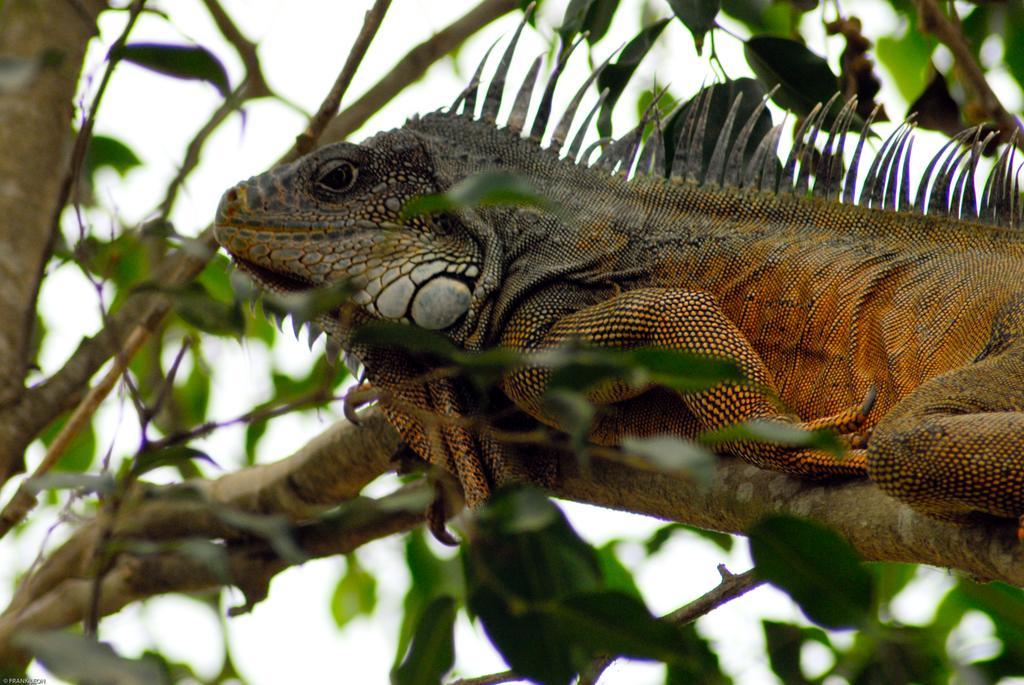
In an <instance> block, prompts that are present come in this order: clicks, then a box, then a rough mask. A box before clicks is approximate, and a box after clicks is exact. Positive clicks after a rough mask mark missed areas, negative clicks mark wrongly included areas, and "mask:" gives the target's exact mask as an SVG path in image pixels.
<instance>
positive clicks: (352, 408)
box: [341, 381, 380, 426]
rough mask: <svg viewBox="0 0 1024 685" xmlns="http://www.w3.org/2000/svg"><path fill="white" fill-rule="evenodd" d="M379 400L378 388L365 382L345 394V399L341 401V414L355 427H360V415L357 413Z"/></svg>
mask: <svg viewBox="0 0 1024 685" xmlns="http://www.w3.org/2000/svg"><path fill="white" fill-rule="evenodd" d="M378 399H380V393H379V392H377V388H375V387H373V385H371V384H370V383H368V382H365V381H364V382H362V383H360V384H359V385H356V386H353V387H352V389H351V390H349V391H348V392H347V393H345V397H344V398H343V399H342V400H341V412H342V413H343V414H344V415H345V418H346V419H348V420H349V421H350V422H351V423H352V424H353V425H356V426H358V425H359V415H358V414H357V413H356V411H357V410H358V409H360V408H362V407H365V406H366V405H368V404H370V403H371V402H376V401H377V400H378Z"/></svg>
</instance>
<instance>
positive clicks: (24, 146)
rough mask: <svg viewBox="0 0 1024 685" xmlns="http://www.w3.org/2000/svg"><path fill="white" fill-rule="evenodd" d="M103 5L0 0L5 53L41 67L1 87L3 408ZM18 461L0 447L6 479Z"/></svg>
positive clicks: (14, 386)
mask: <svg viewBox="0 0 1024 685" xmlns="http://www.w3.org/2000/svg"><path fill="white" fill-rule="evenodd" d="M75 5H77V9H76V7H75ZM105 7H106V2H102V1H100V0H83V2H80V3H69V2H65V1H64V0H46V1H44V2H28V1H26V0H11V1H9V2H6V3H3V4H2V5H0V8H2V9H0V54H2V55H3V56H4V57H11V58H16V59H23V60H28V61H30V62H32V63H34V64H35V66H36V68H37V70H36V72H35V74H34V75H33V77H32V78H31V79H30V81H29V83H28V84H27V85H26V86H25V87H24V88H18V89H14V90H13V91H10V92H6V93H2V94H0V122H3V124H2V125H0V150H3V154H0V217H2V218H0V244H2V245H3V246H4V249H3V250H2V251H0V284H2V285H0V320H2V321H3V322H4V325H3V326H2V327H0V406H4V405H8V404H10V403H12V402H14V401H15V400H17V398H18V397H19V396H20V394H21V392H22V386H23V383H24V379H25V373H26V371H27V369H28V362H29V359H28V342H29V338H30V336H31V333H32V329H33V326H34V321H35V301H36V294H37V292H38V290H39V282H40V278H41V276H42V273H43V266H44V264H45V262H46V259H47V257H48V256H49V254H50V249H51V244H52V241H53V234H52V231H51V228H52V226H53V224H54V217H55V216H56V215H57V213H58V212H59V211H60V207H59V206H58V203H57V199H58V197H59V196H60V192H61V184H62V181H63V180H64V176H63V173H62V170H63V169H65V168H66V167H67V161H68V154H69V150H70V147H69V146H70V142H71V113H72V99H73V97H74V94H75V89H76V87H77V85H78V76H79V73H80V71H81V68H82V60H83V57H84V55H85V46H86V44H87V43H88V42H89V39H90V38H91V37H92V36H93V35H95V33H96V17H97V16H98V15H99V13H100V11H102V10H103V9H104V8H105ZM6 429H7V425H5V424H3V423H0V444H3V443H6V442H7V440H8V437H9V436H8V435H7V430H6ZM20 468H21V453H20V452H17V453H13V454H11V453H0V482H3V481H4V480H6V474H9V473H11V472H15V471H17V470H19V469H20Z"/></svg>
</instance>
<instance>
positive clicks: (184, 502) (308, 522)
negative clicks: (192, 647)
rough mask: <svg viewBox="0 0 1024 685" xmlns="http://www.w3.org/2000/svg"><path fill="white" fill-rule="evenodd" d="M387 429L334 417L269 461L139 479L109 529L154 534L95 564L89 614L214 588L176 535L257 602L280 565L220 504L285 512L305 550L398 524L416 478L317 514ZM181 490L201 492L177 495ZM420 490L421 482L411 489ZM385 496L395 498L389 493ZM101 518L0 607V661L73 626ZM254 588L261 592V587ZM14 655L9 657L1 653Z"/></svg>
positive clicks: (392, 529)
mask: <svg viewBox="0 0 1024 685" xmlns="http://www.w3.org/2000/svg"><path fill="white" fill-rule="evenodd" d="M397 446H398V438H397V436H396V435H395V433H394V431H392V430H390V428H389V427H388V425H387V423H386V422H385V421H384V419H383V417H382V416H380V415H379V413H378V412H370V413H369V415H367V416H365V417H364V418H363V420H362V421H361V422H360V425H359V426H358V427H357V426H354V425H353V424H349V423H345V422H338V423H336V424H335V425H333V426H331V427H330V428H328V429H327V430H326V431H324V432H323V433H322V434H320V435H319V436H317V437H316V438H314V439H313V440H311V441H310V442H309V443H308V444H306V445H305V446H304V447H302V448H301V449H300V450H298V451H297V452H296V453H295V454H293V455H292V456H290V457H288V458H286V459H282V460H281V461H279V462H275V463H273V464H267V465H260V466H254V467H251V468H248V469H244V470H241V471H236V472H234V473H229V474H226V475H224V476H222V477H221V478H219V479H217V480H214V481H202V480H199V481H193V482H190V483H187V484H184V485H178V486H170V487H153V486H140V487H139V488H137V489H136V490H135V491H134V493H133V495H132V496H131V497H130V498H129V500H130V501H128V502H126V503H125V504H124V506H123V507H122V513H123V515H122V516H119V517H118V519H117V521H116V522H115V525H114V526H113V528H112V529H111V534H110V537H111V539H112V540H114V541H116V542H118V543H119V544H121V545H125V544H126V542H127V541H139V542H146V543H150V544H151V545H153V548H152V549H151V550H150V554H147V555H144V556H140V554H141V553H134V552H131V551H130V550H131V549H132V546H131V545H127V546H126V549H127V550H129V551H128V552H125V553H123V554H122V555H121V556H120V557H119V558H118V559H117V560H116V561H115V563H114V565H113V566H112V567H111V568H110V570H109V571H108V572H107V573H106V574H105V575H104V577H103V581H102V584H101V587H100V593H99V600H100V601H99V602H98V604H97V607H96V608H97V614H98V615H100V616H106V615H109V614H111V613H114V612H116V611H118V610H119V609H120V608H122V607H123V606H125V605H126V604H128V603H130V602H132V601H136V600H139V599H143V598H145V597H149V596H152V595H154V594H162V593H167V592H195V591H199V590H209V589H213V588H217V587H221V586H223V585H225V584H226V579H225V578H223V577H220V576H218V575H217V573H216V569H213V568H210V567H209V565H208V564H207V562H204V561H203V560H202V559H198V558H195V557H189V555H188V554H187V553H186V552H180V551H173V550H171V549H167V547H168V545H169V544H171V543H174V542H176V541H181V540H184V539H190V540H195V539H207V540H210V541H217V542H216V544H218V545H220V546H222V547H223V548H224V550H225V552H226V553H227V555H228V557H229V560H230V569H231V575H230V578H231V581H232V584H236V585H239V586H240V587H242V588H243V589H244V590H245V591H246V595H247V598H248V602H249V603H254V602H255V601H259V599H261V598H262V597H263V596H264V595H265V590H266V583H268V582H269V580H270V578H271V577H273V575H274V574H276V573H278V572H279V571H281V570H283V569H284V568H286V567H287V566H289V565H290V562H287V561H285V560H283V559H281V558H280V556H279V555H277V554H276V553H274V552H273V549H272V548H271V547H270V546H269V545H268V543H267V542H266V541H263V540H259V539H256V540H254V539H253V537H252V535H251V534H249V533H247V532H246V531H244V530H239V529H237V528H235V527H233V526H232V525H231V524H230V521H231V519H230V518H225V516H224V515H223V514H222V513H221V512H223V511H224V510H227V509H230V510H231V511H241V512H249V513H253V514H268V515H269V514H278V515H284V516H286V517H287V518H289V519H290V520H292V521H293V522H295V523H296V524H299V527H298V528H297V529H296V533H295V538H296V542H297V543H298V545H299V547H300V548H301V549H303V550H304V551H305V552H306V553H307V554H308V555H310V556H312V557H322V556H331V555H335V554H344V553H346V552H349V551H351V550H352V549H355V548H356V547H358V546H359V545H362V544H364V543H365V542H368V541H369V540H372V539H376V538H378V537H384V536H387V535H391V534H393V533H396V532H400V531H403V530H408V529H409V528H410V527H412V526H414V525H418V524H419V523H420V522H421V521H422V519H423V511H424V510H425V506H422V507H421V506H418V505H416V504H415V501H414V506H413V507H412V511H410V507H409V505H408V498H409V497H410V496H412V495H416V496H417V497H421V498H422V497H428V498H429V496H431V495H432V490H430V488H429V486H428V485H427V484H426V483H423V484H417V485H416V486H415V487H414V488H413V489H412V490H410V489H409V488H406V489H405V490H403V491H400V492H399V493H397V494H396V495H394V496H390V497H385V498H383V499H382V500H381V501H380V503H379V505H380V506H376V507H359V506H356V507H350V508H349V509H348V510H342V511H341V512H340V513H339V514H338V515H329V516H324V514H325V513H326V512H328V510H330V509H331V508H332V507H336V506H337V505H338V504H339V503H340V502H345V501H347V500H351V499H352V498H354V497H355V496H356V495H357V494H358V493H359V492H360V491H361V490H362V488H363V487H364V486H365V485H366V484H367V483H369V482H370V481H371V480H373V479H374V478H376V477H377V476H378V475H380V474H381V473H384V472H386V471H387V470H389V469H390V455H391V454H393V453H394V451H395V450H396V449H397ZM189 490H192V491H198V492H199V494H201V495H202V497H198V498H197V497H194V496H193V497H184V496H182V495H185V494H187V492H188V491H189ZM419 491H423V492H419ZM389 502H394V504H389ZM106 526H107V524H106V522H105V521H104V520H100V519H97V520H94V521H92V522H90V523H88V524H86V525H85V526H83V527H81V528H80V529H79V530H77V531H76V532H75V533H74V535H72V537H71V538H70V539H69V540H68V541H67V542H65V543H64V544H63V545H62V546H61V547H60V548H58V549H57V550H56V551H55V552H54V553H53V554H51V555H50V557H49V558H48V559H46V561H45V562H43V563H42V564H41V565H40V566H39V568H38V569H37V570H36V571H35V572H34V573H33V574H32V575H31V576H29V577H28V578H26V579H25V580H24V581H23V582H22V584H21V585H20V586H19V588H18V589H17V592H16V593H15V595H14V598H13V599H12V600H11V603H10V605H9V606H8V607H7V609H6V610H5V611H4V613H3V614H2V616H0V664H3V665H7V664H10V663H20V662H21V660H22V659H23V658H24V655H22V654H20V653H18V652H17V651H16V650H13V648H12V647H11V645H10V643H9V640H10V638H11V637H12V636H13V635H14V634H15V633H16V632H18V631H21V630H29V629H32V630H41V629H49V628H57V627H64V626H68V625H73V624H75V623H77V622H78V621H80V620H82V618H83V617H85V616H87V615H88V612H89V609H90V597H91V583H92V574H93V573H94V570H95V568H94V566H95V564H94V558H95V557H94V552H95V551H96V549H97V547H96V543H97V540H98V539H99V536H100V535H101V534H102V533H103V530H104V528H105V527H106ZM261 593H263V594H261ZM12 660H13V661H12Z"/></svg>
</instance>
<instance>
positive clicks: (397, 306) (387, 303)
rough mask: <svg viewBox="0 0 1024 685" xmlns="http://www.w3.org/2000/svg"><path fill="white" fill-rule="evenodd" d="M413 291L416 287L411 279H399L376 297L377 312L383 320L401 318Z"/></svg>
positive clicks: (404, 277) (405, 277) (406, 277)
mask: <svg viewBox="0 0 1024 685" xmlns="http://www.w3.org/2000/svg"><path fill="white" fill-rule="evenodd" d="M415 290H416V285H415V284H414V283H413V282H412V279H410V278H409V277H408V276H403V277H401V278H399V279H398V280H396V281H395V282H394V283H392V284H391V285H389V286H388V287H386V288H384V292H382V293H381V294H380V295H378V296H377V302H376V304H377V311H378V312H380V315H381V316H383V317H384V318H385V319H400V318H402V317H403V316H405V311H406V310H407V309H408V308H409V300H410V299H412V296H413V293H414V292H415Z"/></svg>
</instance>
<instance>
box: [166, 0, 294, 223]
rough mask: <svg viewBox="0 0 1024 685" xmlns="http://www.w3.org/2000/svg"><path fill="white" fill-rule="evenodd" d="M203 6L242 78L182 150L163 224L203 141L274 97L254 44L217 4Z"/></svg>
mask: <svg viewBox="0 0 1024 685" xmlns="http://www.w3.org/2000/svg"><path fill="white" fill-rule="evenodd" d="M203 2H204V4H205V5H206V9H207V10H208V11H209V12H210V16H212V17H213V21H214V23H215V24H216V25H217V29H218V30H219V31H220V33H221V35H222V36H224V38H225V40H227V41H228V42H229V43H230V44H231V46H232V47H233V48H234V49H235V52H237V53H238V56H239V58H241V60H242V64H244V65H245V78H244V79H242V82H241V83H240V84H239V85H238V87H237V88H235V89H234V90H233V91H231V93H230V94H228V96H227V97H225V98H224V101H223V102H221V104H220V106H219V107H218V108H217V109H216V110H215V111H214V113H213V114H212V115H210V119H209V121H207V122H206V124H205V125H204V126H203V127H202V128H201V129H199V131H197V132H196V134H195V136H194V137H193V138H192V141H191V142H190V143H189V144H188V147H187V148H186V150H185V159H184V160H183V161H182V163H181V167H180V168H179V169H178V173H177V174H175V176H174V178H173V179H171V182H170V184H168V186H167V192H165V193H164V199H163V201H162V202H161V203H160V215H159V216H160V219H161V220H166V219H167V217H168V216H170V213H171V208H172V207H173V206H174V201H175V199H176V198H177V195H178V191H179V190H180V189H181V186H182V184H184V182H185V179H186V178H187V177H188V175H189V174H190V173H192V170H193V169H195V167H196V165H197V164H198V163H199V153H200V152H201V151H202V149H203V145H204V144H205V143H206V140H207V138H209V137H210V135H212V134H213V132H214V131H216V130H217V128H218V127H219V126H220V125H221V124H222V123H223V122H224V120H225V119H227V118H228V116H229V115H230V114H232V113H233V112H234V111H235V110H237V109H239V108H241V106H242V105H243V104H244V103H245V102H247V101H249V100H252V99H254V98H260V97H266V96H268V95H273V94H274V93H273V91H271V90H270V86H268V85H267V80H266V78H265V77H264V76H263V68H262V67H261V66H260V58H259V54H258V53H257V51H256V44H255V43H253V42H252V41H250V40H249V39H248V38H246V37H245V36H244V35H243V34H242V32H241V31H240V30H239V29H238V27H237V26H236V25H235V23H234V22H233V21H232V20H231V17H230V16H228V13H227V12H225V11H224V9H223V8H222V7H221V6H220V3H218V2H217V0H203Z"/></svg>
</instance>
